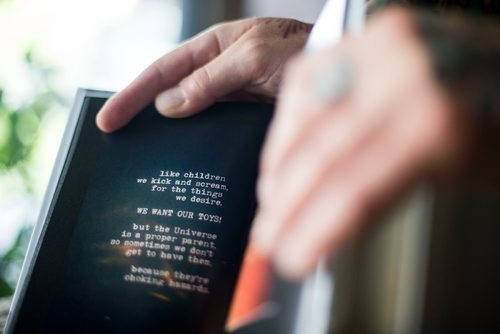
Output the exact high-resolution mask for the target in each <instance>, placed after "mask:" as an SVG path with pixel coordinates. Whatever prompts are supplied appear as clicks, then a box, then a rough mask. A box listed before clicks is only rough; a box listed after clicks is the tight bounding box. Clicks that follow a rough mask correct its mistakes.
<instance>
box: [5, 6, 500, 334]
mask: <svg viewBox="0 0 500 334" xmlns="http://www.w3.org/2000/svg"><path fill="white" fill-rule="evenodd" d="M323 2H324V1H323V0H307V1H304V0H0V45H1V51H0V333H1V329H2V327H3V324H2V321H3V320H2V319H3V318H2V311H5V310H6V309H7V308H8V303H9V301H8V299H2V297H8V296H10V295H12V293H13V291H14V287H15V284H16V280H17V278H18V275H19V271H20V267H21V264H22V260H23V257H24V253H25V251H26V247H27V243H28V241H29V237H30V232H31V230H32V227H33V225H34V224H35V222H36V220H37V216H38V211H39V209H40V205H41V200H42V198H43V195H44V192H45V188H46V186H47V182H48V179H49V176H50V173H51V170H52V166H53V164H54V160H55V156H56V153H57V150H58V147H59V144H60V140H61V136H62V133H63V130H64V126H65V123H66V119H67V117H68V113H69V110H70V107H71V104H72V100H73V97H74V94H75V93H76V89H77V88H78V87H83V88H93V89H104V90H110V91H117V90H120V89H121V88H123V87H124V86H125V85H126V84H127V83H129V82H130V81H131V80H132V79H133V78H135V77H136V76H137V75H138V74H139V73H140V72H141V70H142V69H144V68H145V67H146V66H147V65H149V64H150V63H151V62H153V61H154V60H155V59H156V58H158V57H160V56H161V55H163V54H164V53H166V52H168V51H169V50H171V49H173V48H174V47H175V46H176V45H178V43H180V42H181V41H182V40H185V39H186V38H189V37H191V36H193V35H194V34H196V33H198V32H199V31H201V30H203V29H205V28H206V27H208V26H210V25H212V24H214V23H217V22H221V21H225V20H230V19H236V18H241V17H250V16H279V17H292V18H296V19H300V20H303V21H307V22H313V21H314V20H315V19H316V17H317V15H318V14H319V11H320V10H321V6H322V4H323ZM499 208H500V190H498V189H495V188H494V187H492V186H491V185H490V184H488V183H485V184H480V185H474V186H470V185H466V186H462V187H460V188H458V189H438V190H436V189H427V188H425V187H424V189H423V190H422V189H421V190H420V191H419V192H416V193H415V194H413V195H412V196H410V197H409V198H408V199H407V200H406V201H403V203H402V205H401V206H400V207H399V208H397V209H396V210H394V212H392V213H391V214H389V216H388V217H387V218H386V219H387V220H388V222H387V223H386V224H382V225H380V226H379V227H377V228H376V229H373V230H371V231H370V233H369V234H367V235H365V236H362V237H360V239H359V240H354V241H353V242H352V244H351V245H349V246H348V247H347V248H346V249H345V251H344V252H343V253H342V254H338V255H337V257H336V265H335V269H334V271H335V294H334V295H335V298H334V302H333V305H332V314H333V315H332V317H331V318H332V319H333V320H332V323H333V325H332V328H333V329H332V332H335V333H418V332H421V331H420V328H423V329H422V332H432V333H445V332H446V333H448V332H450V333H455V332H468V333H486V332H491V331H489V330H481V329H480V328H481V326H483V328H485V327H484V326H486V328H487V329H490V328H489V327H488V324H492V323H494V324H496V323H498V321H496V322H494V321H492V319H497V318H498V316H497V311H498V309H499V307H500V305H499V300H500V299H499V298H498V296H499V287H500V285H499V284H498V282H499V280H500V270H499V268H500V266H499V263H500V261H499V259H500V252H498V235H499V233H500V224H498V222H499V221H500V209H499ZM3 303H4V304H3ZM455 329H458V331H455ZM495 332H499V331H495Z"/></svg>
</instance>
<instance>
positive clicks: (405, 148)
mask: <svg viewBox="0 0 500 334" xmlns="http://www.w3.org/2000/svg"><path fill="white" fill-rule="evenodd" d="M339 71H341V72H344V73H340V76H341V77H343V80H344V85H343V86H342V85H340V86H339V83H338V82H337V83H335V82H331V83H328V80H329V78H330V79H331V78H332V77H338V76H339ZM341 79H342V78H341ZM325 85H327V87H325ZM329 85H330V86H335V85H337V91H335V89H334V87H330V86H329ZM325 88H332V89H333V90H334V91H330V92H328V90H325ZM339 90H340V91H339ZM342 90H344V91H345V92H344V94H341V93H342ZM325 92H326V93H327V94H325ZM454 111H455V110H454V107H453V105H452V104H451V103H450V101H449V99H448V97H447V94H446V93H445V92H444V90H443V89H442V88H441V87H440V86H439V84H438V83H437V82H436V80H435V78H434V74H433V70H432V64H431V59H430V56H429V55H428V52H427V49H426V48H425V46H424V44H423V43H422V42H421V40H420V39H419V36H418V34H417V33H416V32H415V27H414V22H413V17H412V16H411V15H410V14H409V12H406V11H403V10H401V9H397V10H396V9H392V10H388V11H386V12H385V13H382V14H381V15H380V16H378V17H375V18H374V19H373V20H371V21H370V22H369V23H368V25H367V28H366V31H365V33H364V34H363V35H361V36H359V37H355V38H348V39H346V40H345V41H344V42H343V43H342V44H341V45H340V46H338V47H335V48H330V49H328V50H326V51H322V52H319V53H317V54H313V55H304V56H301V57H300V58H299V59H297V60H294V61H292V62H290V63H289V68H288V71H287V73H286V75H285V80H284V84H283V88H282V91H281V92H280V99H279V103H278V107H277V112H276V115H275V119H274V120H273V123H272V125H271V129H270V132H269V135H268V138H267V142H266V144H265V147H264V152H263V157H262V161H261V174H260V180H259V184H258V199H259V213H258V215H257V218H256V221H255V222H254V227H253V231H252V243H253V244H254V246H255V247H256V248H258V249H260V251H261V252H262V253H263V254H265V255H267V256H270V257H271V258H272V259H273V261H274V262H275V264H276V266H277V269H278V270H279V271H281V272H282V273H283V274H285V276H288V277H289V278H292V279H298V278H302V277H304V276H305V275H306V274H307V273H309V272H311V271H312V270H313V268H314V267H315V266H316V264H317V263H318V261H319V259H320V258H321V257H322V256H324V255H327V254H331V253H332V252H334V251H336V250H338V248H339V246H340V245H341V244H342V243H343V242H345V241H346V240H347V239H348V238H349V237H350V236H352V235H353V234H355V233H358V232H359V230H360V229H361V227H362V226H363V225H366V223H369V222H370V220H372V219H373V217H374V215H375V214H377V213H380V211H381V210H382V209H383V208H384V207H386V206H387V205H388V204H390V203H392V202H394V201H395V200H397V199H398V196H399V195H400V194H401V192H402V191H403V190H405V189H407V188H408V187H409V186H411V185H412V184H414V183H415V182H417V180H418V179H419V177H421V176H425V175H429V173H434V172H446V171H449V170H451V169H452V168H454V166H457V163H458V161H459V159H460V156H461V154H462V152H461V147H463V145H462V144H461V141H462V140H463V139H464V138H465V137H466V136H465V134H466V132H467V131H466V129H465V126H464V124H465V123H466V122H464V121H463V120H462V119H461V118H460V117H459V116H458V113H456V112H454Z"/></svg>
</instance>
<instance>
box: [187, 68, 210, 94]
mask: <svg viewBox="0 0 500 334" xmlns="http://www.w3.org/2000/svg"><path fill="white" fill-rule="evenodd" d="M210 82H211V77H210V74H209V72H208V70H207V68H206V67H204V66H202V67H200V68H198V69H197V70H195V71H194V72H193V73H192V74H191V75H190V76H189V77H187V78H186V79H184V80H183V81H182V82H181V84H180V85H181V87H182V90H183V91H184V93H185V96H186V99H187V100H192V99H197V98H199V97H200V96H202V95H203V93H204V92H205V91H206V90H207V89H208V87H209V86H210Z"/></svg>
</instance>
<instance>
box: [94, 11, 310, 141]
mask: <svg viewBox="0 0 500 334" xmlns="http://www.w3.org/2000/svg"><path fill="white" fill-rule="evenodd" d="M311 28H312V25H309V24H306V23H303V22H299V21H296V20H290V19H278V18H253V19H245V20H240V21H234V22H229V23H224V24H220V25H217V26H214V27H213V28H211V29H209V30H208V31H206V32H204V33H202V34H200V35H199V36H197V37H195V38H193V39H192V40H189V41H187V42H186V43H184V44H183V45H181V46H180V47H179V48H177V49H176V50H174V51H172V52H170V53H168V54H166V55H165V56H163V57H162V58H160V59H158V60H157V61H156V62H154V63H153V64H152V65H151V66H149V67H148V68H147V69H146V70H145V71H144V72H143V73H142V74H141V75H139V77H138V78H137V79H135V80H134V81H133V82H132V83H131V84H130V85H129V86H128V87H126V88H125V89H123V90H122V91H121V92H120V93H118V94H116V95H115V96H113V97H112V98H111V99H110V100H108V102H107V103H106V104H105V105H104V107H103V108H102V110H101V111H100V112H99V114H98V115H97V125H98V126H99V128H100V129H101V130H102V131H105V132H112V131H115V130H117V129H119V128H120V127H122V126H124V125H125V124H127V123H128V122H129V121H130V120H131V119H132V118H133V117H134V116H135V115H136V114H137V113H138V112H139V111H140V110H142V109H143V108H144V107H146V106H147V105H148V104H149V103H151V102H152V101H153V100H155V104H156V108H157V109H158V111H159V112H160V113H161V114H163V115H165V116H168V117H184V116H189V115H191V114H194V113H196V112H198V111H200V110H202V109H203V108H205V107H208V106H209V105H211V104H212V103H214V102H215V101H217V100H262V99H264V100H268V99H273V98H274V97H275V96H276V94H277V91H278V88H279V86H280V83H281V78H282V72H283V67H284V63H285V62H286V61H287V60H288V59H289V58H290V57H291V56H293V55H294V54H296V53H297V52H298V51H300V50H301V49H302V48H303V46H304V44H305V41H306V39H307V36H308V35H309V32H310V30H311Z"/></svg>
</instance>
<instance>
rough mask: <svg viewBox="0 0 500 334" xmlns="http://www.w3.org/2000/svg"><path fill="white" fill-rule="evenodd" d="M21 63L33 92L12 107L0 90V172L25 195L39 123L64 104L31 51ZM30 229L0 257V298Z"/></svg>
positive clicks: (8, 286)
mask: <svg viewBox="0 0 500 334" xmlns="http://www.w3.org/2000/svg"><path fill="white" fill-rule="evenodd" d="M1 1H2V0H0V2H1ZM22 61H23V62H24V64H25V65H26V66H27V67H28V68H29V70H30V74H31V76H32V80H31V82H32V85H33V86H32V87H29V89H30V90H29V91H34V92H36V93H35V94H34V95H33V96H32V98H31V99H29V101H27V102H26V103H25V104H23V105H21V106H18V107H13V106H11V105H9V104H8V103H7V101H6V99H5V90H4V89H2V87H0V173H2V172H7V171H11V172H12V171H13V172H16V174H17V175H19V176H21V178H22V182H23V183H24V191H25V192H26V193H27V194H28V193H32V192H33V189H34V180H33V178H32V177H31V174H32V173H31V171H32V170H33V166H31V162H30V156H31V154H32V153H33V151H34V148H35V147H36V143H37V138H38V137H39V134H40V130H41V128H40V124H41V121H42V119H43V117H44V116H45V115H46V114H47V113H48V112H49V111H50V110H51V109H53V108H54V106H56V105H66V103H65V101H64V100H63V99H62V98H61V96H59V95H58V94H57V93H56V91H55V90H54V88H53V85H52V82H53V77H54V73H55V72H54V70H53V69H52V67H50V66H48V65H47V64H45V63H44V62H43V61H40V60H39V59H38V58H37V55H36V52H34V50H33V49H30V50H28V51H27V52H26V53H25V56H24V58H23V60H22ZM21 186H23V185H21ZM22 223H23V222H21V224H20V225H23V224H22ZM24 225H27V224H24ZM30 230H31V228H23V229H22V230H21V231H20V233H19V235H18V236H17V238H16V241H15V242H14V244H13V245H12V247H11V248H10V249H9V250H8V251H7V252H5V253H4V254H3V255H2V254H0V297H3V296H9V295H11V294H12V293H13V288H14V284H15V281H16V280H17V276H18V274H19V270H20V266H21V263H22V260H23V258H24V254H25V251H26V248H27V243H28V239H29V235H30Z"/></svg>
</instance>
